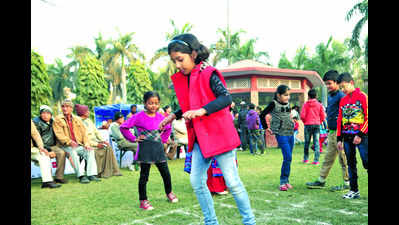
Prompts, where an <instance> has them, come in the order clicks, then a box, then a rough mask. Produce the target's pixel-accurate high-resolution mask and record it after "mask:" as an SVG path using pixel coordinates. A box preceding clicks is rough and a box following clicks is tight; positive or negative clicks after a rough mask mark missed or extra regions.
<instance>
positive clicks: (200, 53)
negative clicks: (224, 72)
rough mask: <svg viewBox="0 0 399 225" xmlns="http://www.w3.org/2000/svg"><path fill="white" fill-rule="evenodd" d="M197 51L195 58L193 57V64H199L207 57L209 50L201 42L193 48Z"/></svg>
mask: <svg viewBox="0 0 399 225" xmlns="http://www.w3.org/2000/svg"><path fill="white" fill-rule="evenodd" d="M194 50H195V51H196V52H197V54H198V55H197V58H196V59H195V64H199V63H200V62H202V61H206V60H207V59H208V58H209V54H210V53H209V50H208V48H207V47H205V46H204V45H203V44H200V46H199V48H198V49H194Z"/></svg>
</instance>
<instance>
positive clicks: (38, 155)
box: [30, 120, 61, 188]
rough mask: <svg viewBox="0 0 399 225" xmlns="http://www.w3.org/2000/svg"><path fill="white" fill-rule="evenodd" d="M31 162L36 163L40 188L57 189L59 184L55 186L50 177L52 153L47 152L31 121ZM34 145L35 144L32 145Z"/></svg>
mask: <svg viewBox="0 0 399 225" xmlns="http://www.w3.org/2000/svg"><path fill="white" fill-rule="evenodd" d="M30 130H31V160H32V161H33V162H35V164H36V163H38V164H39V166H40V172H41V175H42V188H58V187H61V184H56V183H55V182H54V180H53V177H52V175H51V162H50V157H51V158H54V157H55V153H54V152H48V151H47V150H46V149H45V148H44V145H43V141H42V138H41V137H40V134H39V132H38V131H37V129H36V126H35V124H34V123H33V121H32V120H31V129H30ZM33 143H35V144H33Z"/></svg>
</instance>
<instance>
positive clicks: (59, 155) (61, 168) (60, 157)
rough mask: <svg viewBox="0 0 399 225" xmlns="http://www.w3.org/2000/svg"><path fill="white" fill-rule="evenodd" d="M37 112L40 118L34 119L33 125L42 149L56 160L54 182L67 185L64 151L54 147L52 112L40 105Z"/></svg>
mask: <svg viewBox="0 0 399 225" xmlns="http://www.w3.org/2000/svg"><path fill="white" fill-rule="evenodd" d="M39 112H40V116H38V117H35V118H34V119H33V123H35V126H36V129H37V131H38V132H39V134H40V137H41V139H42V141H43V145H44V148H45V149H46V150H47V151H48V152H49V154H50V155H51V156H55V158H56V163H57V170H56V171H55V182H57V183H62V184H65V183H67V180H66V179H64V173H65V160H66V154H65V151H64V150H62V149H61V148H60V147H58V146H56V138H55V134H54V131H53V122H54V120H53V118H52V116H53V111H52V110H51V108H50V107H49V106H47V105H42V106H40V109H39ZM51 158H53V157H51Z"/></svg>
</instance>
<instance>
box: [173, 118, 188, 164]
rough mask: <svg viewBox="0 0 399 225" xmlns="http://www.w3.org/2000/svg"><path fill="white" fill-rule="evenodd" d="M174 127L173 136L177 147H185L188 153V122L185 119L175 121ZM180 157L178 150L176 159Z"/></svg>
mask: <svg viewBox="0 0 399 225" xmlns="http://www.w3.org/2000/svg"><path fill="white" fill-rule="evenodd" d="M172 127H173V136H174V139H175V142H176V144H177V146H183V147H184V150H185V151H186V150H187V145H188V136H187V127H186V122H185V120H184V118H181V119H179V120H174V121H173V123H172ZM179 156H180V151H179V150H178V151H177V157H176V158H179ZM173 157H174V156H173Z"/></svg>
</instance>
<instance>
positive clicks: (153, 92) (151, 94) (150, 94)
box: [143, 91, 161, 104]
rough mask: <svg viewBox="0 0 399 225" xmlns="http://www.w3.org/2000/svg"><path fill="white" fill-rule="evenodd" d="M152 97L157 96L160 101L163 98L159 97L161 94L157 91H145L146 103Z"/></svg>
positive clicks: (144, 98)
mask: <svg viewBox="0 0 399 225" xmlns="http://www.w3.org/2000/svg"><path fill="white" fill-rule="evenodd" d="M152 97H157V98H158V100H159V101H161V98H160V97H159V94H158V93H157V92H155V91H147V92H146V93H144V97H143V100H144V104H145V103H146V102H147V101H148V99H150V98H152Z"/></svg>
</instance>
